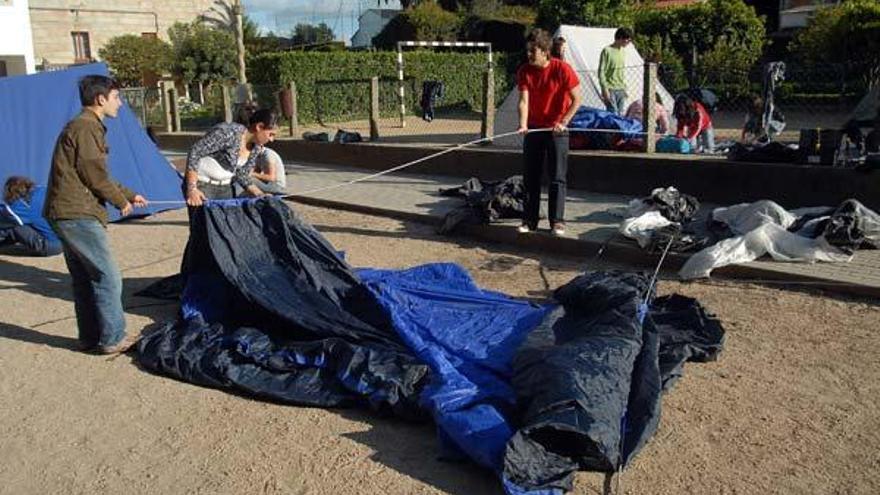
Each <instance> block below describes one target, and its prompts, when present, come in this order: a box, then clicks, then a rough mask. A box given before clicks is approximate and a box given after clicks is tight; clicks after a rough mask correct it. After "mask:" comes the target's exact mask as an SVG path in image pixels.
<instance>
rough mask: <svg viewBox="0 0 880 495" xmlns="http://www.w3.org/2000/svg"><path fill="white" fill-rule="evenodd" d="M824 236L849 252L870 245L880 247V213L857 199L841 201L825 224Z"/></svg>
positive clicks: (829, 241) (835, 245)
mask: <svg viewBox="0 0 880 495" xmlns="http://www.w3.org/2000/svg"><path fill="white" fill-rule="evenodd" d="M822 235H823V237H824V238H825V240H826V241H828V243H829V244H831V245H832V246H834V247H836V248H838V249H841V250H842V251H844V252H847V253H853V252H854V251H855V250H856V249H860V248H863V247H868V248H872V249H880V215H878V214H877V213H876V212H874V211H873V210H871V209H869V208H867V207H866V206H865V205H863V204H862V203H860V202H858V201H856V200H855V199H848V200H846V201H844V202H843V203H841V205H840V206H838V207H837V209H836V210H834V211H833V212H832V213H831V216H830V218H829V219H828V221H827V223H826V224H825V229H824V231H823V234H822Z"/></svg>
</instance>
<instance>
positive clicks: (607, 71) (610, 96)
mask: <svg viewBox="0 0 880 495" xmlns="http://www.w3.org/2000/svg"><path fill="white" fill-rule="evenodd" d="M631 42H632V31H630V30H629V29H628V28H620V29H618V30H617V31H616V32H615V33H614V43H612V44H610V45H608V46H606V47H605V48H604V49H602V54H601V55H599V87H600V88H601V89H602V100H603V101H604V102H605V107H606V108H607V109H608V111H609V112H614V113H616V114H618V115H623V112H624V110H625V109H626V98H627V93H626V80H625V79H624V75H623V69H624V67H626V47H627V45H629V44H630V43H631Z"/></svg>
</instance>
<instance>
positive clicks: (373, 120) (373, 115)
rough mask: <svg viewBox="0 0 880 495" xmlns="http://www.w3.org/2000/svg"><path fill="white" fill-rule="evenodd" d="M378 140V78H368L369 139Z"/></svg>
mask: <svg viewBox="0 0 880 495" xmlns="http://www.w3.org/2000/svg"><path fill="white" fill-rule="evenodd" d="M378 140H379V78H378V77H373V78H372V79H370V141H378Z"/></svg>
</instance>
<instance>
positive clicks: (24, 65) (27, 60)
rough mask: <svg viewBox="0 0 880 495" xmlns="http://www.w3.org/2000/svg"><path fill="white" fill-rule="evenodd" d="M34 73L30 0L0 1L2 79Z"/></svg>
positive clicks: (0, 71)
mask: <svg viewBox="0 0 880 495" xmlns="http://www.w3.org/2000/svg"><path fill="white" fill-rule="evenodd" d="M33 73H34V40H33V36H32V35H31V18H30V13H29V11H28V0H0V77H5V76H17V75H21V74H33Z"/></svg>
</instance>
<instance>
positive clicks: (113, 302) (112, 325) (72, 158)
mask: <svg viewBox="0 0 880 495" xmlns="http://www.w3.org/2000/svg"><path fill="white" fill-rule="evenodd" d="M79 98H80V102H81V103H82V106H83V109H82V112H81V113H80V114H79V115H78V116H76V117H75V118H74V119H73V120H71V121H70V122H68V123H67V125H66V126H64V129H63V130H62V131H61V135H60V136H58V141H57V142H56V143H55V151H54V152H53V154H52V169H51V171H50V172H49V185H48V188H47V191H46V203H45V206H44V208H43V216H44V217H45V218H46V219H47V220H49V223H50V225H51V226H52V229H53V230H54V231H55V233H56V234H58V237H59V238H60V239H61V245H62V248H63V250H64V261H65V262H67V269H68V270H70V278H71V279H72V281H73V304H74V310H75V312H76V325H77V328H78V330H79V344H80V345H79V347H80V350H82V351H97V352H98V353H100V354H117V353H121V352H125V351H127V350H128V349H129V348H130V347H131V346H132V345H134V343H135V340H134V339H131V338H128V337H127V336H126V334H125V313H124V311H123V309H122V276H121V275H120V273H119V268H117V266H116V262H115V261H114V260H113V255H112V253H111V252H110V245H109V243H108V242H107V221H108V218H107V210H106V209H105V208H104V205H105V204H106V203H110V204H112V205H113V206H114V207H116V208H117V209H119V211H120V212H121V213H122V215H128V214H130V213H131V212H132V209H133V208H136V207H144V206H147V200H146V199H145V198H144V197H143V196H141V195H140V194H137V193H135V192H134V191H131V190H130V189H128V188H126V187H124V186H122V185H121V184H119V183H118V182H116V181H114V180H113V179H112V178H111V177H110V173H109V171H108V170H107V154H108V153H109V152H110V149H109V148H108V146H107V139H106V134H107V128H106V127H104V119H105V118H107V117H111V118H113V117H116V115H117V113H118V112H119V107H121V106H122V100H120V99H119V87H118V86H117V84H116V81H114V80H113V79H111V78H109V77H107V76H100V75H93V76H85V77H83V78H82V79H80V81H79Z"/></svg>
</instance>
